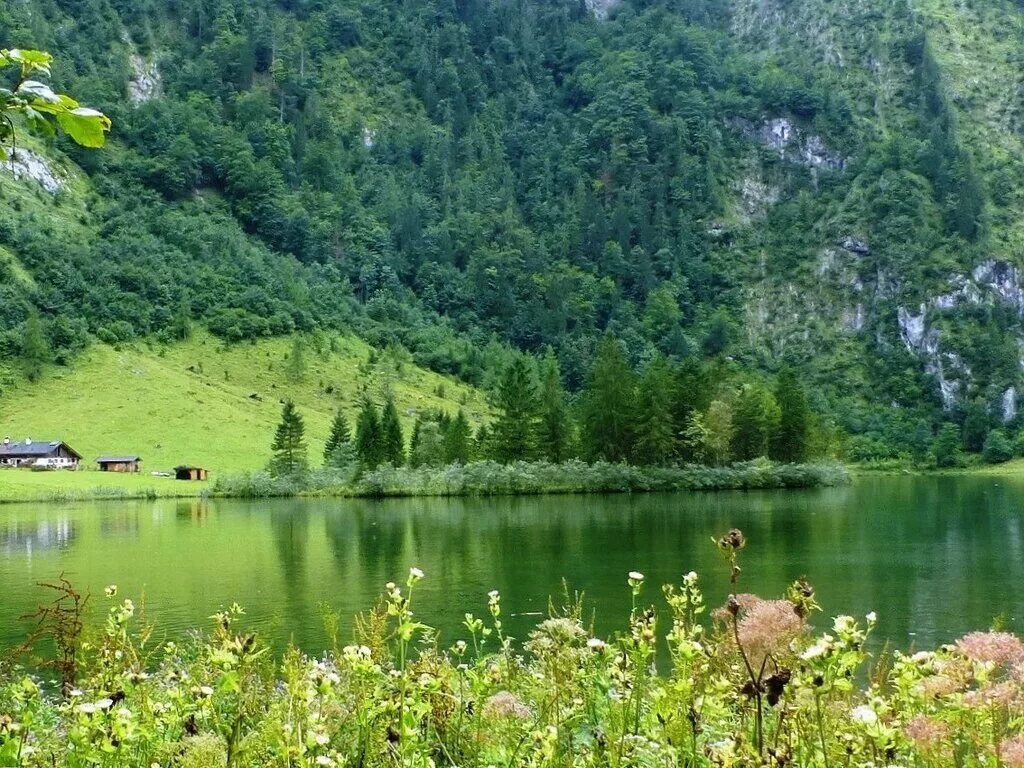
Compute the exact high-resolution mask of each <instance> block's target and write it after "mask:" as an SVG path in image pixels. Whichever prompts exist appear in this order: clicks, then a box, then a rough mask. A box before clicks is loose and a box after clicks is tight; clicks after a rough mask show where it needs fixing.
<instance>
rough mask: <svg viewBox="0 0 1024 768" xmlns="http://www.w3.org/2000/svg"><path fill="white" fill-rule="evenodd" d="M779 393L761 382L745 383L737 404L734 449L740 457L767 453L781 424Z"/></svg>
mask: <svg viewBox="0 0 1024 768" xmlns="http://www.w3.org/2000/svg"><path fill="white" fill-rule="evenodd" d="M780 416H781V414H780V412H779V406H778V403H776V402H775V397H774V396H773V395H772V393H771V392H769V391H768V390H767V389H765V388H764V387H762V386H761V385H760V384H744V385H743V386H742V387H740V390H739V392H737V394H736V403H735V405H734V406H733V420H732V423H733V430H734V431H733V438H732V453H733V456H734V458H736V459H737V460H739V461H748V460H750V459H756V458H758V457H759V456H767V455H768V448H769V446H770V445H771V444H772V441H773V440H774V438H775V434H776V432H777V430H778V428H779V419H780Z"/></svg>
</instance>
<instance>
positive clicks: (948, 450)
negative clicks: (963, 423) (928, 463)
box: [932, 421, 963, 469]
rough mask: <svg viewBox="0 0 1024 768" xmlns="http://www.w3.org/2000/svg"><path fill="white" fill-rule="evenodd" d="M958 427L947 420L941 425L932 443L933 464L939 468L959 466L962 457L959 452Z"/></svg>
mask: <svg viewBox="0 0 1024 768" xmlns="http://www.w3.org/2000/svg"><path fill="white" fill-rule="evenodd" d="M960 439H961V438H960V428H959V427H958V426H957V425H956V424H951V423H949V422H948V421H947V422H946V423H945V424H943V425H942V428H941V429H940V430H939V434H938V435H937V436H936V438H935V442H934V443H933V444H932V457H933V458H934V459H935V466H936V467H939V468H940V469H948V468H950V467H957V466H960V464H961V462H962V461H963V457H962V456H961V454H960Z"/></svg>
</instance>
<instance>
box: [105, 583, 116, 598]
mask: <svg viewBox="0 0 1024 768" xmlns="http://www.w3.org/2000/svg"><path fill="white" fill-rule="evenodd" d="M103 594H105V595H106V596H107V597H113V596H114V595H116V594H117V584H110V585H108V586H107V587H106V589H104V590H103Z"/></svg>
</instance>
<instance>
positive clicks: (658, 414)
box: [634, 355, 679, 465]
mask: <svg viewBox="0 0 1024 768" xmlns="http://www.w3.org/2000/svg"><path fill="white" fill-rule="evenodd" d="M672 385H673V377H672V369H671V367H670V366H669V364H668V360H666V359H665V358H664V357H663V356H661V355H658V356H657V357H655V358H654V360H652V361H651V363H650V364H649V365H648V366H647V370H646V371H644V375H643V377H642V378H641V379H640V384H639V387H638V388H637V389H638V391H637V410H636V413H637V421H636V433H637V434H636V445H635V450H634V455H635V457H636V460H637V462H638V463H640V464H647V465H663V464H666V463H668V461H669V460H670V459H671V458H672V455H673V453H675V449H676V445H677V443H678V441H679V436H678V431H679V430H678V429H677V427H676V423H675V419H674V418H673V415H672V400H673V398H672V394H673V392H672Z"/></svg>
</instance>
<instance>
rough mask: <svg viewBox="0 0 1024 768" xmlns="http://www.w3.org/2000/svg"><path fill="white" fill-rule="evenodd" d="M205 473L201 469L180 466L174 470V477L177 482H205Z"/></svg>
mask: <svg viewBox="0 0 1024 768" xmlns="http://www.w3.org/2000/svg"><path fill="white" fill-rule="evenodd" d="M206 475H207V472H206V470H205V469H204V468H203V467H190V466H188V465H182V466H180V467H175V468H174V477H175V478H176V479H178V480H205V479H206Z"/></svg>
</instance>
